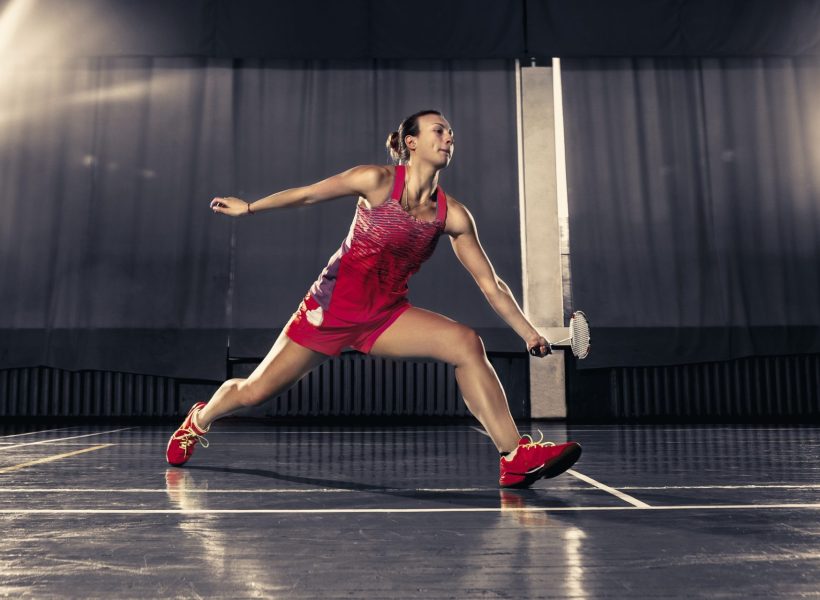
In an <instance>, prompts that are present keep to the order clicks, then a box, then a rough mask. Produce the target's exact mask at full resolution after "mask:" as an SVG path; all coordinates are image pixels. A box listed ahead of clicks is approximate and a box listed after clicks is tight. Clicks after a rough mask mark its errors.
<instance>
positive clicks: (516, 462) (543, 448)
mask: <svg viewBox="0 0 820 600" xmlns="http://www.w3.org/2000/svg"><path fill="white" fill-rule="evenodd" d="M543 439H544V436H543V435H542V436H541V440H543ZM541 440H539V441H537V442H536V441H533V439H532V437H530V436H528V435H525V436H524V437H522V438H521V439H520V440H518V448H517V449H516V451H515V456H514V457H513V458H512V460H507V458H506V457H502V458H501V477H500V478H499V480H498V484H499V485H500V486H501V487H505V488H510V487H511V488H525V487H529V486H531V485H532V484H533V482H535V481H536V480H538V479H541V478H542V477H544V478H547V479H548V478H550V477H556V476H557V475H560V474H561V473H563V472H564V471H566V470H567V469H569V468H570V467H571V466H572V465H574V464H575V461H577V460H578V458H579V457H580V456H581V445H580V444H578V443H577V442H567V443H565V444H553V443H552V442H542V441H541Z"/></svg>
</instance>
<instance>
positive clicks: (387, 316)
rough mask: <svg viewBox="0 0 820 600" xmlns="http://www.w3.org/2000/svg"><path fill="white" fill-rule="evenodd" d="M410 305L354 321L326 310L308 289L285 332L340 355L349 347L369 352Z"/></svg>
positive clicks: (312, 346)
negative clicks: (346, 319) (335, 315)
mask: <svg viewBox="0 0 820 600" xmlns="http://www.w3.org/2000/svg"><path fill="white" fill-rule="evenodd" d="M410 306H411V305H410V303H409V302H404V303H402V304H399V305H398V306H397V307H395V308H393V309H391V310H389V311H386V312H381V313H379V314H377V315H371V316H369V317H368V318H367V319H366V320H364V321H361V322H358V323H351V322H349V321H343V320H341V319H337V318H336V317H334V316H333V315H331V314H330V313H329V312H326V311H324V310H323V309H322V307H321V306H319V303H318V302H316V300H315V299H314V298H313V296H311V295H310V294H309V293H308V294H307V295H306V296H305V297H304V299H303V300H302V303H301V304H300V305H299V310H297V311H296V312H295V313H294V314H293V316H292V317H291V319H290V321H288V324H287V325H285V335H287V336H288V337H289V338H290V339H292V340H293V341H294V342H296V343H297V344H299V345H300V346H305V347H306V348H310V349H311V350H315V351H316V352H321V353H322V354H328V355H330V356H338V355H339V354H340V353H341V352H342V350H344V349H345V348H348V347H349V348H353V349H354V350H358V351H359V352H363V353H365V354H367V353H368V352H370V349H371V348H372V347H373V344H375V343H376V340H377V339H378V337H379V336H380V335H381V334H382V333H384V331H385V330H386V329H387V328H388V327H390V325H392V324H393V322H394V321H395V320H396V319H398V318H399V316H400V315H401V314H402V313H403V312H404V311H406V310H407V309H408V308H410Z"/></svg>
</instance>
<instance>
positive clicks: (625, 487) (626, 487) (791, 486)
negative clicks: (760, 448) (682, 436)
mask: <svg viewBox="0 0 820 600" xmlns="http://www.w3.org/2000/svg"><path fill="white" fill-rule="evenodd" d="M619 489H622V490H648V491H651V490H660V491H662V490H758V489H760V490H817V489H820V484H817V483H804V484H802V485H801V484H798V483H784V484H765V485H764V484H760V485H759V484H754V483H749V484H743V485H659V486H638V485H633V486H629V485H622V486H620V487H619Z"/></svg>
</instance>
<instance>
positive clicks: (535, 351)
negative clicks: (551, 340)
mask: <svg viewBox="0 0 820 600" xmlns="http://www.w3.org/2000/svg"><path fill="white" fill-rule="evenodd" d="M538 348H540V346H533V347H532V348H530V354H532V355H533V356H537V357H538V358H544V357H545V356H548V355H550V354H552V344H547V349H548V352H546V353H545V354H541V352H539V351H538Z"/></svg>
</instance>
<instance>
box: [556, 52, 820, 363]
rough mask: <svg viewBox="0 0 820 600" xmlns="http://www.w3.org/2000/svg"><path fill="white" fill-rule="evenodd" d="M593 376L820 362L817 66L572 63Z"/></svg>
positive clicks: (574, 231) (566, 76)
mask: <svg viewBox="0 0 820 600" xmlns="http://www.w3.org/2000/svg"><path fill="white" fill-rule="evenodd" d="M562 76H563V91H564V118H565V127H566V151H567V169H568V186H569V210H570V238H571V239H570V243H571V262H572V292H573V304H574V306H575V307H576V308H583V309H585V310H586V311H587V312H588V313H589V316H590V319H591V322H592V324H593V326H594V336H593V340H594V346H593V347H594V351H593V353H592V354H591V357H590V359H589V360H588V361H585V363H583V366H585V367H602V366H614V365H658V364H673V363H686V362H703V361H712V360H722V359H728V358H734V357H740V356H749V355H771V354H800V353H809V352H820V333H819V332H820V269H819V268H820V241H818V232H820V145H818V141H819V140H820V61H818V60H817V59H789V58H782V59H775V58H769V59H758V60H755V59H641V60H634V59H576V60H563V61H562Z"/></svg>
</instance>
